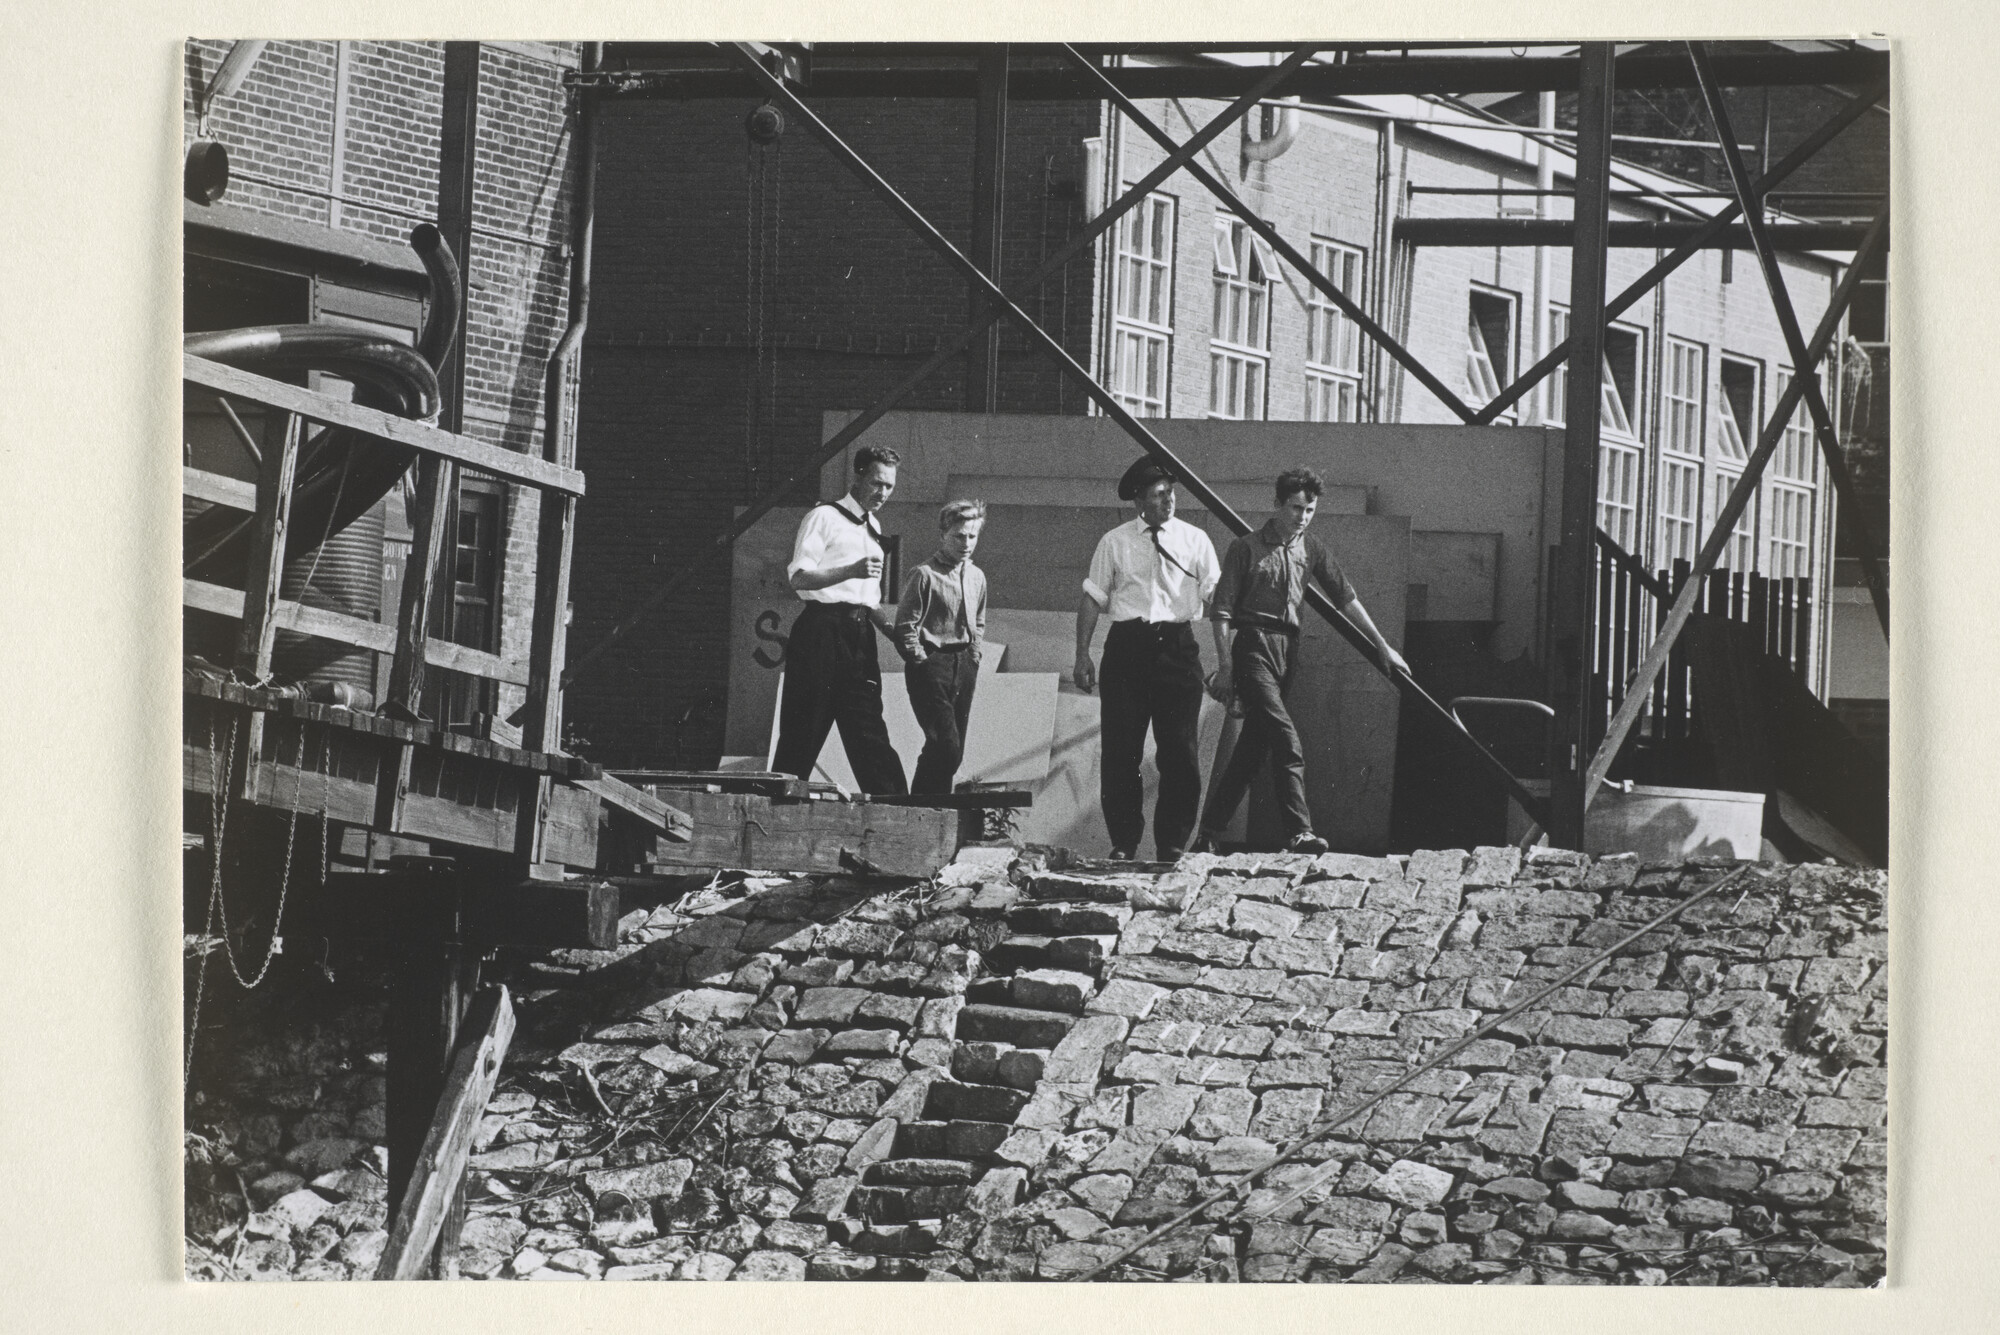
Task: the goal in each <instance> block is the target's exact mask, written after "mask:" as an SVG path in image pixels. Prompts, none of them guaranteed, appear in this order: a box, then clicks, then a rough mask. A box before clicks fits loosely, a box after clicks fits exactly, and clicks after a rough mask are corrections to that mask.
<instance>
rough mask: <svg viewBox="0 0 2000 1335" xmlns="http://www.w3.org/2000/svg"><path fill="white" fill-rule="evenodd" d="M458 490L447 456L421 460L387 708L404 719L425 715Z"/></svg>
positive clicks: (404, 568) (397, 621) (454, 471)
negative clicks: (435, 605)
mask: <svg viewBox="0 0 2000 1335" xmlns="http://www.w3.org/2000/svg"><path fill="white" fill-rule="evenodd" d="M457 495H458V469H457V466H456V465H454V464H453V463H452V462H451V461H450V460H448V459H434V458H430V457H428V456H426V457H425V458H424V460H423V461H422V462H421V463H419V464H418V465H417V522H416V527H415V529H414V531H413V532H412V534H411V538H410V555H409V559H408V561H407V562H406V563H405V564H404V567H403V601H402V605H401V607H400V608H398V610H397V613H396V648H395V654H396V660H395V662H394V663H393V664H391V665H390V668H389V697H388V699H386V700H384V701H383V702H382V704H383V707H384V708H386V709H388V710H389V711H391V712H392V713H396V714H400V715H401V716H402V717H404V718H421V717H422V716H423V715H422V713H421V711H420V709H419V706H420V705H421V704H422V702H423V694H424V678H425V675H426V674H425V671H424V669H425V667H426V666H427V665H428V663H429V657H428V655H427V654H426V653H425V647H426V646H427V645H428V644H429V642H430V619H431V604H432V602H433V601H435V599H436V597H437V586H438V575H439V573H440V568H441V567H442V566H443V564H444V540H445V535H446V534H447V533H448V532H450V530H451V521H452V513H451V507H452V504H453V502H454V500H455V499H456V497H457Z"/></svg>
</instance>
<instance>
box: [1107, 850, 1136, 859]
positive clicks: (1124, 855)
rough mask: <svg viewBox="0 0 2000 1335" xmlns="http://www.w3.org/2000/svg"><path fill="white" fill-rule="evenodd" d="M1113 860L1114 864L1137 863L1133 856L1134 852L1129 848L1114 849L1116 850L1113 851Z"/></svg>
mask: <svg viewBox="0 0 2000 1335" xmlns="http://www.w3.org/2000/svg"><path fill="white" fill-rule="evenodd" d="M1111 860H1112V861H1113V862H1133V861H1136V859H1135V858H1134V857H1133V856H1132V850H1131V849H1129V848H1114V849H1112V850H1111Z"/></svg>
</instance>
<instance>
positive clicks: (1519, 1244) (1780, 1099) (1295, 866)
mask: <svg viewBox="0 0 2000 1335" xmlns="http://www.w3.org/2000/svg"><path fill="white" fill-rule="evenodd" d="M1064 861H1065V860H1064V859H1063V858H1062V856H1061V855H1059V854H1058V855H1055V856H1050V855H1047V854H1043V853H1038V852H1030V853H1026V854H1023V853H1020V852H1018V851H1017V850H1010V849H984V848H971V849H967V850H965V851H964V853H962V854H961V857H960V860H959V861H957V862H955V863H954V864H952V865H951V866H949V867H947V868H945V869H944V870H943V871H942V872H941V873H940V874H939V875H938V876H937V877H936V878H934V879H933V880H932V881H931V882H928V883H925V884H923V885H919V886H900V887H895V888H889V889H884V888H883V887H882V885H881V883H873V884H871V883H867V882H863V881H854V880H842V879H809V880H770V879H767V880H751V881H747V882H738V883H736V884H735V885H734V886H732V887H711V888H710V889H709V890H708V891H706V892H705V893H703V894H700V895H695V896H691V897H688V898H685V899H682V900H680V901H677V902H676V903H674V904H672V905H665V906H661V907H659V908H655V909H650V910H649V909H635V910H634V911H633V912H631V913H628V914H627V916H626V918H625V919H624V921H623V922H622V924H621V928H622V931H621V943H620V945H619V946H618V947H617V948H616V949H614V950H610V951H604V952H588V951H576V952H564V953H562V954H560V955H557V956H555V957H551V958H546V959H540V960H535V961H532V962H527V963H524V964H522V965H521V966H520V967H519V969H518V970H517V973H516V975H515V980H514V981H515V984H516V987H517V995H518V996H519V998H520V1009H521V1029H520V1032H519V1034H518V1035H517V1038H516V1041H515V1048H514V1051H513V1052H512V1053H511V1054H510V1056H509V1060H508V1063H507V1065H508V1071H507V1073H506V1075H505V1077H504V1078H503V1082H502V1092H501V1093H500V1094H499V1095H498V1096H497V1097H496V1098H495V1100H494V1102H493V1104H492V1106H491V1108H490V1109H489V1114H488V1116H487V1118H486V1120H485V1122H484V1123H483V1125H482V1126H481V1128H480V1132H479V1139H478V1143H477V1146H476V1152H475V1153H474V1155H473V1157H472V1161H471V1168H470V1171H469V1175H468V1182H469V1184H470V1185H469V1210H468V1219H467V1222H466V1224H465V1226H464V1230H463V1233H462V1250H461V1252H460V1257H459V1266H460V1272H461V1273H463V1274H466V1275H469V1276H475V1277H490V1278H516V1277H519V1278H528V1279H540V1280H565V1279H567V1280H579V1279H593V1278H607V1279H640V1278H660V1279H664V1278H683V1279H725V1278H727V1279H745V1280H748V1279H864V1278H865V1279H944V1280H949V1279H1066V1278H1076V1277H1079V1276H1082V1275H1087V1274H1099V1275H1101V1277H1103V1278H1107V1279H1122V1280H1145V1279H1169V1280H1192V1281H1319V1282H1324V1281H1333V1282H1340V1281H1356V1282H1388V1281H1395V1282H1452V1283H1463V1282H1486V1283H1549V1284H1572V1283H1581V1284H1598V1283H1612V1284H1709V1285H1713V1284H1760V1285H1768V1284H1787V1285H1815V1286H1855V1285H1867V1284H1872V1283H1875V1282H1877V1281H1879V1280H1880V1278H1881V1276H1882V1273H1883V1267H1884V1256H1885V1239H1884V1220H1885V1217H1886V1216H1885V1199H1884V1177H1885V1168H1884V1165H1885V1146H1886V1142H1885V1127H1884V1123H1885V1112H1886V1101H1887V1100H1886V1086H1885V1080H1884V1074H1885V1066H1884V1062H1885V1058H1886V1054H1885V1050H1884V1039H1885V1033H1886V1014H1885V1004H1886V982H1887V980H1886V972H1885V966H1886V937H1885V935H1884V931H1883V925H1884V921H1885V905H1884V893H1885V882H1884V878H1883V877H1882V875H1881V874H1880V873H1876V872H1864V871H1856V870H1852V869H1845V868H1837V867H1832V866H1798V867H1793V866H1778V865H1754V866H1751V867H1749V868H1747V869H1746V870H1745V872H1744V874H1743V875H1742V876H1741V877H1740V878H1739V879H1738V881H1737V882H1735V883H1733V884H1732V885H1731V886H1730V887H1729V889H1728V891H1727V893H1723V894H1718V895H1716V896H1714V897H1712V898H1710V899H1707V900H1704V901H1702V902H1700V903H1698V904H1696V905H1694V906H1693V907H1691V908H1689V909H1688V910H1687V911H1686V912H1684V913H1683V914H1682V915H1681V916H1680V917H1678V918H1677V919H1675V920H1673V921H1671V922H1669V923H1668V924H1666V925H1663V926H1661V927H1659V928H1657V929H1655V930H1653V931H1651V932H1649V933H1647V934H1646V935H1645V936H1643V937H1642V938H1640V939H1639V940H1637V941H1635V942H1633V943H1632V944H1631V945H1629V946H1627V947H1626V948H1625V949H1623V950H1622V951H1620V952H1619V953H1618V954H1617V955H1615V956H1613V957H1612V958H1610V959H1609V960H1607V961H1605V962H1603V963H1601V964H1598V965H1595V966H1594V967H1592V968H1590V969H1589V970H1587V971H1586V972H1584V973H1583V974H1581V975H1580V976H1578V977H1577V978H1575V979H1574V980H1572V982H1571V983H1569V984H1568V985H1566V986H1564V987H1562V988H1561V989H1559V990H1558V991H1556V992H1555V993H1554V994H1553V995H1551V996H1550V997H1548V998H1547V999H1546V1000H1545V1001H1543V1002H1541V1003H1540V1004H1538V1005H1536V1006H1534V1007H1532V1008H1530V1009H1529V1010H1528V1011H1526V1012H1524V1013H1523V1014H1521V1015H1519V1016H1517V1017H1515V1018H1513V1019H1511V1020H1508V1021H1507V1022H1506V1023H1504V1024H1502V1025H1500V1026H1498V1027H1497V1028H1495V1029H1493V1030H1492V1032H1490V1033H1487V1034H1485V1035H1483V1036H1482V1037H1480V1038H1479V1039H1478V1040H1477V1041H1475V1042H1473V1043H1471V1044H1470V1045H1469V1046H1466V1047H1465V1048H1464V1049H1463V1050H1462V1051H1460V1052H1458V1053H1456V1054H1455V1055H1453V1056H1451V1057H1449V1058H1448V1059H1447V1060H1445V1061H1443V1062H1442V1063H1439V1064H1437V1065H1435V1066H1434V1067H1430V1068H1427V1069H1424V1070H1422V1071H1421V1072H1420V1073H1418V1074H1416V1075H1415V1076H1414V1078H1412V1073H1413V1072H1416V1071H1417V1068H1418V1067H1419V1065H1420V1064H1421V1063H1423V1062H1425V1061H1426V1059H1428V1058H1430V1057H1432V1056H1434V1055H1435V1054H1437V1053H1439V1052H1440V1051H1441V1050H1443V1049H1444V1048H1445V1047H1446V1046H1447V1045H1449V1044H1451V1043H1454V1042H1455V1041H1457V1040H1459V1039H1461V1038H1463V1037H1464V1036H1466V1035H1468V1034H1470V1033H1472V1032H1473V1031H1474V1030H1475V1029H1477V1028H1479V1027H1481V1026H1483V1025H1486V1024H1488V1023H1489V1022H1490V1021H1492V1020H1493V1019H1494V1018H1495V1017H1498V1016H1500V1015H1502V1014H1503V1013H1504V1012H1506V1011H1507V1010H1508V1009H1509V1008H1511V1007H1513V1006H1515V1005H1516V1003H1518V1002H1520V1001H1521V1000H1523V999H1524V998H1526V997H1527V996H1529V995H1530V994H1531V993H1533V992H1535V991H1536V990H1538V989H1540V988H1542V987H1544V986H1545V985H1546V984H1548V983H1549V982H1551V981H1554V980H1556V979H1557V978H1559V977H1560V976H1561V975H1563V974H1565V973H1568V972H1570V971H1572V970H1574V969H1575V968H1576V966H1577V965H1579V964H1582V963H1584V962H1586V961H1588V960H1589V959H1591V957H1593V956H1595V955H1597V954H1598V953H1600V952H1601V951H1602V950H1603V948H1604V947H1606V946H1609V945H1611V944H1612V943H1614V942H1616V941H1618V940H1619V939H1620V938H1623V937H1625V936H1627V935H1628V934H1630V933H1631V932H1632V931H1633V930H1634V929H1635V928H1637V927H1639V926H1641V925H1643V924H1644V923H1646V922H1649V921H1651V920H1652V919H1654V918H1655V917H1657V916H1658V915H1659V914H1660V913H1662V912H1663V911H1664V910H1666V909H1669V908H1672V907H1674V906H1675V905H1676V904H1678V903H1680V902H1681V901H1684V900H1686V899H1688V898H1690V897H1691V896H1692V895H1693V894H1695V893H1696V892H1697V891H1698V890H1700V889H1701V888H1703V887H1705V886H1708V885H1711V884H1713V883H1714V881H1715V880H1716V879H1717V877H1718V876H1719V875H1720V874H1722V873H1723V872H1724V871H1726V870H1728V869H1729V867H1730V866H1731V865H1732V864H1724V863H1696V864H1688V865H1686V866H1645V865H1641V864H1639V863H1637V862H1636V861H1634V860H1633V859H1631V858H1622V857H1607V858H1601V859H1596V860H1591V859H1587V858H1585V857H1583V856H1581V855H1577V854H1571V853H1563V852H1549V851H1537V852H1534V853H1531V854H1529V855H1528V856H1526V857H1525V858H1524V857H1523V856H1522V855H1521V854H1520V853H1518V852H1516V851H1515V850H1512V849H1493V848H1482V849H1477V850H1473V851H1472V852H1470V853H1468V852H1463V851H1456V850H1446V851H1442V852H1419V853H1415V854H1412V855H1409V856H1407V857H1390V858H1364V857H1356V856H1350V855H1342V854H1333V855H1326V856H1321V857H1307V856H1278V855H1265V856H1259V855H1236V856H1232V857H1222V858H1218V857H1213V856H1206V855H1197V856H1190V857H1188V858H1185V859H1183V860H1182V861H1181V863H1180V864H1178V865H1177V866H1175V867H1173V868H1151V869H1143V868H1141V869H1135V868H1133V867H1130V866H1114V865H1101V866H1091V865H1068V866H1065V865H1063V863H1064ZM1384 1090H1391V1091H1392V1092H1390V1093H1388V1094H1387V1095H1386V1097H1380V1098H1378V1099H1376V1100H1375V1101H1374V1102H1372V1103H1371V1104H1370V1105H1369V1106H1368V1107H1367V1110H1366V1111H1365V1113H1363V1114H1362V1115H1360V1116H1358V1117H1351V1118H1343V1117H1342V1114H1343V1112H1344V1111H1345V1110H1347V1109H1351V1108H1353V1107H1355V1106H1357V1105H1360V1104H1361V1103H1362V1102H1363V1101H1364V1100H1366V1099H1368V1098H1369V1097H1370V1096H1372V1095H1379V1094H1381V1092H1382V1091H1384ZM1284 1151H1290V1152H1291V1154H1290V1157H1289V1159H1288V1160H1287V1161H1286V1162H1282V1163H1279V1164H1277V1165H1276V1166H1275V1167H1273V1166H1271V1163H1272V1160H1273V1159H1274V1158H1276V1157H1277V1156H1278V1155H1279V1154H1280V1153H1281V1152H1284ZM371 1152H372V1151H371ZM318 1166H320V1165H318V1164H311V1165H295V1168H297V1169H298V1170H299V1171H298V1172H297V1179H298V1184H297V1185H293V1179H291V1178H284V1179H282V1180H281V1181H279V1182H278V1183H276V1184H274V1185H273V1187H267V1188H265V1189H264V1190H263V1192H262V1193H261V1194H263V1195H266V1196H268V1195H269V1191H270V1190H272V1189H274V1188H275V1186H288V1187H290V1188H291V1189H290V1190H289V1191H287V1192H285V1193H284V1194H283V1195H281V1196H279V1197H277V1198H275V1199H273V1200H270V1201H269V1202H268V1203H265V1202H260V1203H259V1205H260V1213H261V1214H263V1215H265V1216H268V1215H270V1214H271V1213H273V1212H282V1211H283V1210H286V1209H289V1210H292V1211H293V1212H294V1213H297V1212H298V1205H299V1202H298V1200H297V1196H296V1193H297V1192H299V1191H301V1190H303V1191H307V1192H310V1193H313V1194H315V1195H317V1196H320V1197H321V1198H322V1199H324V1200H325V1201H326V1202H327V1205H326V1211H325V1213H322V1214H321V1215H319V1216H318V1217H316V1218H314V1219H313V1220H312V1221H311V1223H310V1224H309V1225H307V1226H306V1227H305V1228H304V1230H303V1231H299V1230H294V1232H293V1234H292V1236H291V1237H290V1238H289V1239H286V1241H287V1243H288V1244H289V1245H290V1246H291V1248H292V1249H293V1256H294V1261H295V1264H294V1267H293V1269H294V1272H295V1273H298V1274H300V1275H302V1276H303V1275H305V1274H307V1273H320V1274H326V1273H328V1270H327V1267H338V1266H339V1264H340V1263H341V1262H343V1261H346V1264H347V1266H348V1268H349V1270H350V1272H351V1273H354V1274H356V1275H361V1274H365V1273H367V1267H366V1266H365V1265H363V1264H360V1261H361V1260H362V1259H364V1258H360V1257H352V1258H351V1259H350V1257H349V1256H346V1255H344V1254H343V1250H342V1249H343V1248H345V1249H347V1252H348V1253H350V1254H351V1253H353V1252H356V1251H365V1250H366V1246H367V1244H366V1243H363V1244H360V1245H359V1246H355V1245H353V1239H354V1238H355V1237H356V1236H357V1235H361V1236H364V1237H365V1236H367V1231H368V1230H369V1229H373V1228H377V1227H379V1218H377V1219H374V1220H372V1221H361V1222H358V1223H357V1224H356V1226H355V1228H354V1229H352V1230H350V1231H349V1232H347V1233H345V1234H339V1235H338V1236H337V1238H336V1240H335V1241H334V1243H333V1245H332V1246H331V1247H327V1246H325V1244H326V1243H327V1241H328V1237H327V1233H328V1232H329V1231H334V1230H323V1231H320V1232H317V1233H315V1232H314V1230H315V1229H321V1226H322V1225H324V1224H326V1223H327V1220H328V1217H329V1216H330V1215H332V1214H333V1212H335V1211H339V1210H346V1211H348V1213H349V1214H353V1213H355V1212H354V1210H353V1209H352V1208H351V1207H352V1203H351V1201H349V1200H346V1199H342V1197H341V1191H340V1189H339V1187H338V1186H337V1185H335V1184H331V1183H329V1182H327V1181H326V1179H325V1178H323V1177H314V1178H311V1179H308V1178H306V1176H305V1174H304V1172H303V1169H304V1168H306V1167H318ZM344 1171H350V1172H351V1171H353V1170H352V1169H348V1170H344ZM254 1190H257V1188H256V1187H255V1186H254V1184H253V1191H254ZM1211 1197H1213V1198H1214V1199H1213V1200H1212V1201H1211V1200H1210V1198H1211ZM287 1199H289V1200H291V1201H292V1204H291V1205H290V1206H285V1205H284V1204H283V1202H284V1201H286V1200H287ZM1204 1202H1207V1204H1206V1205H1204ZM1194 1207H1200V1208H1194ZM1191 1209H1192V1214H1191V1216H1190V1217H1188V1218H1186V1220H1185V1222H1184V1223H1181V1224H1180V1225H1179V1226H1178V1227H1176V1228H1174V1229H1172V1230H1170V1231H1167V1232H1164V1233H1159V1234H1157V1236H1156V1231H1157V1230H1158V1229H1159V1228H1160V1227H1161V1226H1162V1225H1163V1224H1167V1223H1169V1222H1172V1221H1176V1220H1179V1219H1181V1218H1182V1217H1183V1216H1187V1215H1189V1214H1190V1210H1191ZM304 1213H311V1211H305V1212H304ZM377 1213H378V1215H379V1206H378V1207H377ZM300 1217H301V1218H302V1217H303V1216H302V1215H301V1216H300ZM264 1227H266V1228H269V1227H270V1224H269V1223H268V1222H267V1223H266V1224H265V1225H264ZM337 1228H338V1223H336V1224H335V1226H334V1229H336V1230H337ZM267 1240H268V1239H267ZM376 1245H377V1246H379V1243H377V1244H376ZM315 1266H317V1267H320V1269H319V1270H317V1271H315V1270H314V1267H315Z"/></svg>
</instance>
